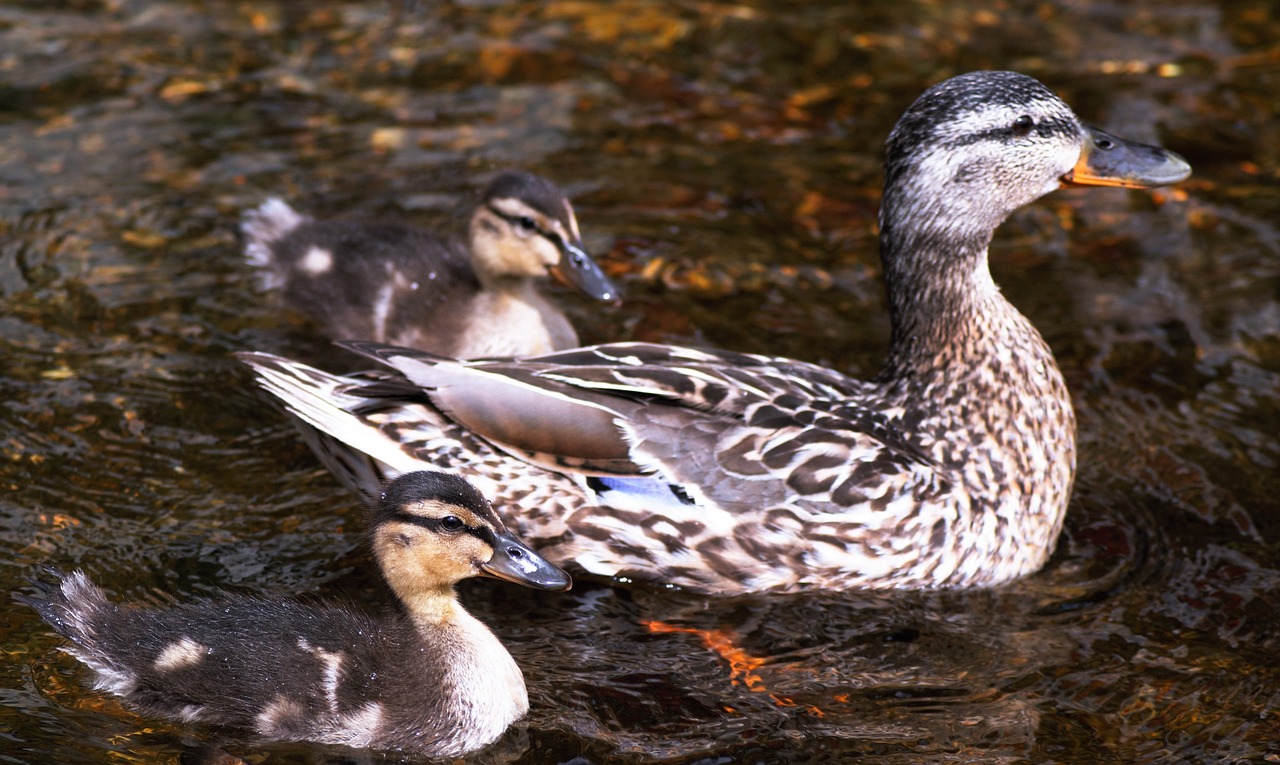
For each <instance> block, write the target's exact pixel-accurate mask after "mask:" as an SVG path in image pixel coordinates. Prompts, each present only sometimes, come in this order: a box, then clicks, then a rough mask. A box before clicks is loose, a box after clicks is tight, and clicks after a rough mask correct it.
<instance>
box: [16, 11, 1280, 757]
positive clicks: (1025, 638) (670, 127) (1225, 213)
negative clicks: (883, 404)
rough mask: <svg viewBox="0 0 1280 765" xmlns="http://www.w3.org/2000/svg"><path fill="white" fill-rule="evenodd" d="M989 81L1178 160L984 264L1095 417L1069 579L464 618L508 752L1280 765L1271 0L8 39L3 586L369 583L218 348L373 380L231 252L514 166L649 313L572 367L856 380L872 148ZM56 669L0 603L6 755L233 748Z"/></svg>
mask: <svg viewBox="0 0 1280 765" xmlns="http://www.w3.org/2000/svg"><path fill="white" fill-rule="evenodd" d="M977 68H1009V69H1016V70H1020V71H1023V72H1026V73H1028V74H1032V75H1035V76H1038V77H1040V78H1041V79H1043V80H1045V81H1046V82H1047V83H1048V84H1049V85H1050V86H1051V87H1053V88H1054V89H1055V90H1057V91H1058V92H1059V93H1061V94H1062V95H1063V96H1064V97H1065V98H1066V99H1067V100H1068V101H1069V102H1070V103H1072V104H1073V105H1074V106H1075V107H1076V108H1077V110H1078V111H1079V113H1080V114H1081V115H1082V116H1083V117H1084V118H1085V119H1086V120H1088V121H1091V122H1094V123H1097V124H1099V125H1102V126H1105V127H1106V128H1108V129H1110V130H1113V131H1114V132H1116V133H1119V134H1121V135H1125V136H1128V137H1133V138H1138V139H1145V140H1148V141H1153V142H1161V143H1164V144H1165V145H1168V146H1170V147H1171V148H1173V149H1175V150H1176V151H1178V152H1180V153H1182V154H1183V155H1184V156H1186V157H1187V158H1188V159H1189V160H1190V161H1191V163H1192V164H1193V165H1194V167H1195V170H1196V174H1195V175H1194V176H1193V178H1192V179H1191V181H1189V182H1187V183H1185V184H1183V185H1182V186H1181V187H1179V188H1178V189H1175V190H1165V191H1161V192H1156V193H1145V192H1143V193H1135V192H1125V191H1115V190H1100V191H1073V192H1062V193H1059V194H1056V195H1053V196H1051V197H1050V198H1048V199H1046V200H1043V201H1041V202H1039V203H1037V204H1036V205H1034V206H1033V207H1031V208H1029V209H1027V210H1024V211H1022V212H1020V213H1019V214H1017V215H1016V216H1015V217H1014V218H1013V219H1012V220H1011V221H1010V223H1009V224H1008V225H1007V226H1006V227H1005V228H1004V229H1003V230H1002V232H1001V233H1000V235H999V237H998V241H997V242H996V244H995V246H994V248H993V270H994V272H995V275H996V278H997V280H998V281H999V282H1000V283H1001V285H1002V286H1003V287H1004V289H1005V291H1006V293H1007V294H1008V295H1009V296H1010V297H1011V299H1012V300H1013V302H1014V303H1015V304H1017V305H1018V306H1019V307H1020V308H1021V309H1022V310H1023V311H1024V312H1026V313H1027V314H1028V315H1029V316H1030V317H1031V318H1032V319H1033V320H1034V321H1035V322H1036V324H1037V325H1038V326H1039V327H1040V328H1041V329H1042V331H1043V333H1044V335H1045V337H1046V338H1047V339H1048V340H1049V342H1050V344H1051V345H1052V346H1053V348H1054V350H1055V352H1056V353H1057V354H1058V357H1059V360H1060V362H1061V364H1062V367H1063V369H1064V372H1065V373H1066V376H1067V378H1068V382H1069V384H1070V385H1071V387H1072V390H1073V393H1074V395H1075V397H1076V402H1077V405H1078V409H1079V415H1080V426H1081V441H1082V444H1081V456H1080V473H1079V477H1078V479H1077V484H1076V493H1075V496H1074V499H1073V502H1072V506H1071V510H1070V513H1069V516H1068V518H1067V523H1066V530H1065V532H1064V535H1063V537H1062V540H1061V542H1060V544H1059V546H1058V550H1057V553H1056V555H1055V556H1054V558H1053V560H1052V561H1051V563H1050V564H1049V566H1048V567H1047V568H1046V569H1045V570H1044V571H1043V572H1041V573H1040V574H1038V575H1036V576H1033V577H1031V578H1029V579H1027V580H1026V581H1023V582H1021V583H1018V584H1016V585H1013V586H1010V587H1007V588H1003V589H1000V590H998V591H992V592H971V593H943V594H905V595H896V594H879V595H866V594H858V593H846V594H817V595H809V596H795V597H761V598H742V599H732V600H715V599H710V600H708V599H703V598H694V597H691V596H687V595H682V594H679V593H668V592H663V591H661V590H656V589H637V590H629V591H627V590H613V589H609V588H606V587H603V586H600V585H591V584H583V585H581V586H579V587H578V588H576V589H575V590H574V591H573V592H571V593H569V594H567V595H563V596H556V595H540V594H532V595H531V594H529V593H527V592H524V591H520V592H516V591H513V588H507V587H503V586H500V585H493V586H490V585H487V584H483V583H479V584H475V585H472V586H467V587H466V588H465V592H464V595H465V598H466V601H467V603H468V604H469V605H470V606H471V607H472V608H473V609H474V610H475V611H476V612H477V613H478V614H479V615H480V616H481V617H482V618H484V619H485V620H486V621H487V622H489V623H490V624H492V625H494V628H495V630H496V631H497V632H498V633H499V634H500V636H501V637H502V638H503V639H504V640H505V641H506V642H507V643H508V645H509V646H510V647H511V650H512V652H513V653H514V654H515V656H516V658H517V660H518V661H519V662H520V663H521V664H522V665H523V666H524V667H525V671H526V676H527V679H528V682H529V685H530V689H531V697H532V703H533V710H532V712H531V714H530V716H529V718H528V720H527V721H526V722H525V723H522V724H521V725H519V726H517V728H516V729H514V730H513V732H512V733H511V734H510V735H509V736H508V737H507V739H505V740H504V744H503V746H502V747H501V748H500V749H501V752H500V753H502V754H505V755H506V756H510V757H514V758H516V759H517V760H518V761H519V762H522V763H529V764H530V765H532V764H533V763H561V762H569V761H572V762H575V763H587V762H594V763H603V762H627V763H631V762H653V761H671V762H684V763H729V762H768V763H773V762H794V763H800V762H805V763H808V762H846V761H852V760H854V759H857V760H858V761H864V762H875V763H937V762H971V761H982V762H1063V763H1164V762H1168V763H1173V762H1193V763H1198V762H1206V763H1207V762H1280V719H1277V716H1278V715H1280V615H1278V614H1277V605H1280V512H1278V509H1280V471H1278V470H1277V465H1278V464H1280V446H1278V443H1277V434H1278V433H1280V406H1278V405H1280V225H1278V223H1280V173H1278V171H1277V159H1278V158H1280V8H1278V7H1277V6H1276V4H1275V3H1274V2H1247V1H1246V2H1234V1H1233V2H1226V0H1222V2H1217V3H1213V2H1197V1H1196V0H1185V1H1184V2H1172V3H1170V2H1160V3H1155V2H1134V3H1123V2H1116V3H1090V2H1084V1H1083V0H1081V1H1075V2H1073V1H1071V0H1059V1H1058V2H1039V3H1020V2H1003V3H998V4H996V5H994V6H990V7H987V4H979V3H966V2H955V3H951V2H923V1H919V0H896V1H895V2H867V3H859V4H850V3H836V2H832V3H812V4H799V3H791V2H774V3H769V2H757V3H744V4H727V3H719V2H701V3H692V2H688V3H658V2H648V1H646V0H622V1H620V2H615V3H612V4H594V3H583V2H568V1H565V2H548V3H534V2H504V1H503V0H471V1H470V2H454V3H444V2H440V3H435V2H403V3H400V4H392V5H386V4H383V3H363V4H362V3H355V2H351V3H338V2H313V3H304V2H275V3H271V2H257V3H249V2H220V3H215V2H206V3H196V2H146V1H144V0H65V1H63V2H52V1H51V0H44V1H43V2H20V1H16V2H15V1H9V2H0V354H2V355H0V396H2V397H3V400H4V406H3V409H0V487H2V490H0V549H2V550H3V555H2V556H0V558H2V559H3V561H2V563H0V589H5V590H11V589H14V588H16V587H19V586H20V585H21V581H22V578H23V577H24V576H25V575H26V573H28V572H29V571H30V569H31V567H32V566H33V565H34V564H36V563H38V562H41V561H45V560H49V561H53V562H56V563H59V564H61V565H64V566H70V565H79V566H83V567H85V568H87V569H88V570H89V571H90V572H91V573H92V574H93V575H94V576H95V577H96V578H97V579H99V580H100V581H101V582H103V583H104V584H106V585H107V586H109V587H110V588H112V589H113V590H114V591H116V592H117V593H119V594H120V595H121V596H124V597H129V598H133V599H155V598H157V597H159V596H158V595H157V594H156V593H177V594H179V595H182V596H189V595H192V594H200V593H204V592H207V591H209V590H211V589H215V588H232V589H237V590H240V591H247V592H281V591H283V592H309V591H321V592H327V593H346V594H348V595H353V596H355V597H359V596H361V594H362V593H363V592H364V591H365V589H366V588H367V586H368V581H369V579H368V575H367V574H362V573H360V572H361V571H363V570H364V567H365V566H366V565H367V561H366V560H365V558H364V557H363V556H362V554H361V553H360V552H359V549H358V541H359V536H358V533H359V519H360V513H359V511H358V510H357V509H356V508H355V507H354V505H353V502H352V500H351V498H349V497H348V496H347V495H346V494H344V492H343V491H342V490H341V489H340V488H339V487H338V485H337V484H336V483H335V482H334V481H333V480H332V479H330V478H329V477H328V475H326V474H325V473H324V472H323V471H322V470H321V469H320V468H319V467H318V464H317V463H316V462H315V461H314V460H313V459H312V457H311V456H310V454H309V453H308V451H307V449H306V448H305V447H304V446H303V445H302V444H301V443H300V442H299V440H298V439H297V438H296V437H295V434H294V433H293V432H292V431H291V429H290V428H289V427H288V426H287V424H286V423H284V422H283V421H282V420H281V418H280V417H279V416H278V415H277V414H276V413H275V410H274V409H272V408H271V407H270V406H269V405H268V404H267V402H266V400H265V399H264V398H263V397H262V396H260V395H259V394H258V393H257V392H256V391H255V390H254V389H253V386H252V385H251V383H250V380H249V376H248V375H247V374H246V373H245V372H244V370H242V369H239V368H238V367H237V365H236V364H235V363H233V362H232V361H231V359H230V357H229V356H230V354H231V353H232V352H233V351H237V350H246V349H258V350H268V351H276V352H282V353H286V354H289V355H295V356H300V357H304V358H309V359H311V360H313V361H316V362H318V363H321V364H325V365H337V364H341V363H345V359H343V357H342V356H341V354H340V353H338V352H336V351H333V350H330V349H328V347H327V346H326V344H325V342H324V341H323V340H322V339H321V338H319V337H317V336H315V335H314V333H312V332H311V331H310V330H309V329H308V328H307V327H306V326H305V325H303V324H301V323H298V322H295V321H292V320H290V319H289V318H288V317H285V316H282V315H280V314H279V313H278V312H277V311H276V310H275V309H274V308H273V307H272V306H271V305H270V303H269V302H268V301H266V300H264V299H263V298H262V297H261V296H259V295H258V294H256V293H255V291H254V288H253V280H252V278H251V276H252V275H251V274H250V273H249V271H248V269H247V268H246V267H245V266H244V265H243V264H242V262H241V259H240V255H239V252H238V245H237V242H236V238H235V235H234V226H235V223H236V221H237V219H238V217H239V215H240V213H241V212H242V211H243V210H245V209H247V208H249V207H251V206H254V205H256V204H257V203H259V202H260V201H261V200H262V199H264V198H265V197H266V196H267V195H282V196H285V197H287V198H289V199H291V200H292V201H293V202H294V203H295V204H296V205H297V206H298V207H300V208H301V209H304V210H308V211H312V212H315V213H317V214H321V215H329V214H337V213H349V214H376V215H389V216H396V217H401V218H405V219H408V220H412V221H416V222H419V223H423V224H436V223H441V222H444V221H447V220H448V219H449V211H450V210H451V208H452V207H453V206H454V204H455V203H456V202H457V201H458V200H460V199H462V198H463V197H464V195H465V193H466V192H467V191H468V190H469V189H470V188H472V187H473V186H474V185H475V184H476V183H479V182H481V181H480V180H478V179H480V178H482V176H483V175H484V174H485V173H487V172H491V171H492V170H494V169H496V168H502V167H508V166H519V167H523V168H528V169H532V170H535V171H537V172H541V173H544V174H546V175H548V176H550V177H552V178H554V179H556V180H557V181H559V182H561V183H562V184H564V185H565V186H566V188H568V189H569V190H570V192H571V195H572V196H573V197H574V200H575V204H576V205H577V207H578V213H579V218H580V220H581V221H582V224H583V228H584V230H585V232H586V235H587V239H588V244H590V245H591V246H592V248H593V249H594V250H595V251H596V252H597V253H599V254H600V255H601V260H602V262H603V263H604V264H605V265H606V267H607V268H608V269H609V270H610V271H611V273H613V274H614V275H615V276H616V277H617V278H618V279H619V281H620V282H621V283H622V284H623V285H624V287H625V291H626V294H627V296H628V302H627V303H626V304H625V305H624V306H623V307H622V308H620V309H617V310H613V309H605V310H601V309H598V308H596V307H594V306H590V305H587V304H585V303H582V302H575V301H574V299H573V298H572V297H571V296H566V302H567V304H568V305H569V306H570V308H571V311H572V312H573V316H574V318H575V320H576V321H577V322H578V324H579V326H580V327H581V328H582V330H583V334H584V337H585V339H587V340H604V339H622V338H643V339H656V340H662V341H671V342H682V343H699V344H709V345H715V346H721V347H730V348H735V349H743V350H751V351H768V352H771V353H779V354H786V355H791V356H796V357H799V358H803V359H808V360H813V361H818V362H822V363H825V364H830V365H833V366H836V367H838V368H840V369H844V370H847V371H849V372H853V373H871V372H873V371H874V370H875V368H876V365H877V363H878V361H879V358H880V355H881V353H882V352H883V350H884V347H885V342H886V331H887V325H886V320H885V315H884V312H883V306H882V301H881V293H880V285H879V282H878V272H879V266H878V262H877V259H876V257H875V246H874V242H875V229H874V220H875V211H876V207H877V203H878V198H879V184H880V170H879V159H878V157H879V151H880V148H881V145H882V142H883V140H884V137H885V135H887V132H888V130H889V128H890V126H891V125H892V123H893V121H894V120H895V119H896V117H897V115H898V114H899V113H900V112H901V110H902V109H903V108H905V106H906V105H907V104H908V103H910V101H911V100H912V99H914V98H915V96H916V95H918V93H919V92H920V91H921V90H922V89H923V88H924V87H925V86H926V85H928V84H930V83H932V82H935V81H937V80H939V79H941V78H943V77H945V76H948V75H951V74H956V73H959V72H962V71H966V70H970V69H977ZM56 646H57V641H56V640H55V639H54V638H53V636H52V635H51V634H50V632H49V630H48V629H46V628H45V626H44V625H43V624H42V623H40V622H38V621H37V619H36V618H35V617H34V616H33V614H32V613H30V612H29V611H28V610H27V609H25V608H23V607H19V606H16V605H15V604H12V603H9V602H8V600H7V599H0V650H3V651H4V654H5V662H4V664H3V666H0V762H13V763H48V762H77V761H90V762H172V763H176V762H179V761H180V759H182V758H184V757H186V758H187V760H186V761H190V759H191V758H192V757H194V756H195V754H196V753H197V752H198V750H199V748H200V747H201V746H203V745H207V744H209V742H210V741H211V740H212V737H211V734H210V732H208V731H202V730H199V729H191V728H185V727H181V726H170V725H167V724H162V723H157V722H156V721H153V720H148V719H142V718H139V717H136V716H134V715H133V714H131V713H129V712H128V711H126V710H123V709H122V708H121V707H120V706H119V705H118V704H117V703H116V702H115V701H113V700H110V699H106V698H104V697H101V696H99V695H98V694H95V693H93V692H90V691H89V690H87V689H86V687H85V685H84V684H83V679H84V675H83V673H82V672H81V671H80V670H79V669H78V668H77V666H76V665H75V663H74V662H73V661H72V660H71V659H70V658H69V657H67V656H65V655H63V654H61V653H59V652H57V651H56ZM226 749H227V750H228V751H231V752H234V753H236V754H239V755H241V756H244V757H245V758H246V760H247V761H248V762H253V763H261V762H273V763H274V762H281V763H283V762H311V761H316V760H323V759H325V758H326V757H329V758H338V759H341V758H342V757H349V756H350V753H347V754H343V753H341V752H338V753H335V752H333V751H331V750H323V749H319V748H310V747H305V746H298V747H264V746H261V745H257V744H253V743H245V742H234V741H233V742H230V743H228V744H226ZM575 758H576V759H575Z"/></svg>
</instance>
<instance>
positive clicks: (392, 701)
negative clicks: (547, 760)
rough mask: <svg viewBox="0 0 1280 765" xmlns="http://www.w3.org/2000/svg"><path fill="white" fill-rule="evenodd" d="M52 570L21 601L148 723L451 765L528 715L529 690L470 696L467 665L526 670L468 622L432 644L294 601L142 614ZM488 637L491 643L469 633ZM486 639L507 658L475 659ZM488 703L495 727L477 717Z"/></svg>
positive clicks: (345, 612)
mask: <svg viewBox="0 0 1280 765" xmlns="http://www.w3.org/2000/svg"><path fill="white" fill-rule="evenodd" d="M51 573H52V574H53V575H54V576H56V577H58V578H60V579H61V581H60V583H59V584H57V585H52V584H47V583H45V584H42V585H40V589H41V593H42V594H41V596H40V597H30V596H18V599H19V600H20V601H22V602H25V603H27V604H29V605H31V606H33V607H35V608H36V609H37V610H38V611H39V612H40V614H41V616H43V617H44V618H45V620H46V621H48V622H49V623H50V624H51V625H53V627H54V628H55V629H56V630H57V631H58V632H59V633H61V634H62V635H63V636H65V637H66V638H68V639H69V640H70V641H71V642H72V643H73V644H74V645H73V646H72V647H69V648H67V649H65V650H67V652H68V653H71V654H72V655H74V656H75V657H77V658H78V659H80V660H81V661H83V662H84V663H85V664H86V665H87V666H89V667H90V668H91V669H92V670H93V672H94V680H95V685H96V686H97V687H98V688H99V689H101V690H106V691H109V692H112V693H115V694H117V695H120V696H121V697H123V699H124V700H125V701H126V702H127V703H128V704H129V705H130V706H131V707H133V708H135V709H137V710H138V711H140V712H142V713H145V714H151V715H156V716H162V717H167V718H170V719H178V720H182V721H186V722H201V723H209V724H214V725H224V726H230V727H236V728H243V729H247V730H252V731H255V732H257V733H258V734H260V735H262V736H264V737H267V738H271V739H280V740H309V741H318V742H321V743H327V744H342V745H347V746H353V747H370V748H375V749H384V750H386V749H393V750H406V751H412V752H415V753H420V754H426V755H429V756H434V757H445V756H456V755H458V754H461V753H464V752H467V751H472V750H474V749H477V748H479V747H481V746H484V745H485V744H487V743H490V742H491V741H493V740H495V739H496V738H497V737H498V736H499V735H501V733H502V731H503V730H505V728H506V727H507V726H508V725H509V724H510V723H511V722H512V721H513V720H514V719H517V718H518V717H520V716H521V715H523V714H524V712H525V711H526V710H527V706H528V702H527V697H526V696H525V695H524V686H523V682H522V681H521V683H520V686H519V688H518V689H517V690H518V691H519V698H515V699H513V698H505V699H489V698H487V697H486V696H487V694H484V693H483V691H482V692H481V697H480V698H460V694H465V692H466V691H467V688H466V686H467V680H466V678H465V677H464V678H459V677H457V676H456V675H457V673H456V667H457V666H459V665H462V666H464V667H466V666H468V665H470V666H475V665H486V664H488V663H491V662H495V663H498V664H501V663H502V661H505V662H507V663H509V664H511V666H512V667H514V662H512V660H511V658H510V655H509V654H507V653H506V651H505V649H503V648H502V646H501V645H500V644H499V643H498V642H497V640H496V638H494V637H493V636H492V634H491V633H489V632H488V630H487V629H486V628H484V627H483V625H481V624H480V623H479V622H478V621H476V620H474V619H473V618H471V617H470V616H469V615H466V614H465V612H462V614H463V618H462V619H461V620H460V621H459V622H458V623H457V624H453V625H442V626H440V627H439V628H438V629H436V630H434V631H432V632H431V633H430V634H428V633H426V632H424V631H421V628H420V627H416V626H415V625H414V624H413V623H412V622H411V621H410V620H409V619H408V618H407V617H405V616H404V615H402V614H383V615H380V616H370V615H367V614H362V613H358V612H355V611H353V610H349V609H346V608H341V607H336V606H321V605H315V604H308V603H299V602H293V601H267V600H260V599H253V598H232V597H227V598H224V599H214V600H204V601H198V602H193V603H187V604H182V605H178V606H174V607H170V608H163V609H160V608H138V607H129V606H119V605H116V604H113V603H111V602H109V601H108V600H107V598H106V595H105V594H104V593H103V591H102V590H101V589H100V588H98V587H97V586H95V585H94V584H93V583H92V582H90V581H89V579H88V578H87V577H86V576H85V575H84V574H83V573H82V572H79V571H77V572H74V573H72V574H69V575H66V574H62V573H61V572H56V571H52V572H51ZM476 628H478V629H479V630H480V631H481V632H482V633H483V635H481V636H479V637H478V638H477V636H476V635H473V634H464V633H469V632H470V631H472V630H475V629H476ZM477 642H478V643H479V645H478V651H479V652H480V653H485V652H487V651H489V650H492V649H493V648H494V647H495V646H496V649H497V651H499V652H500V654H499V656H497V657H488V656H476V657H470V656H469V655H468V652H469V651H472V648H473V647H476V645H477ZM472 652H475V651H472ZM515 672H516V675H517V676H518V675H519V670H518V669H517V670H515ZM504 690H505V689H504ZM503 695H506V694H505V693H504V694H503ZM481 705H483V706H485V707H486V709H487V710H488V711H489V714H490V717H491V718H492V719H489V720H477V719H475V713H474V708H475V707H477V706H481Z"/></svg>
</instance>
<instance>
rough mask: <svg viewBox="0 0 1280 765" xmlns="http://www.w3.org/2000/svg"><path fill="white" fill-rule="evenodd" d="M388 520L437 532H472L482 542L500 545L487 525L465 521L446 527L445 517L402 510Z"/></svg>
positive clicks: (494, 545)
mask: <svg viewBox="0 0 1280 765" xmlns="http://www.w3.org/2000/svg"><path fill="white" fill-rule="evenodd" d="M386 520H387V521H399V522H400V523H407V524H409V525H411V526H419V527H421V528H424V529H428V530H430V531H433V532H435V533H437V534H439V533H447V534H470V535H471V536H473V537H475V538H476V539H479V540H480V541H481V542H484V543H485V544H487V545H489V546H490V547H497V546H498V537H497V535H496V534H494V533H493V529H490V528H487V527H485V526H471V525H468V524H465V523H464V524H463V525H462V526H461V527H460V528H456V529H449V528H445V526H444V519H443V518H427V517H424V516H421V515H414V514H413V513H401V512H397V513H392V514H391V515H389V516H387V519H386Z"/></svg>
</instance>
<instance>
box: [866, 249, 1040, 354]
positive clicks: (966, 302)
mask: <svg viewBox="0 0 1280 765" xmlns="http://www.w3.org/2000/svg"><path fill="white" fill-rule="evenodd" d="M990 241H991V238H990V236H986V237H972V238H969V239H965V240H959V241H947V240H945V239H944V238H943V237H930V236H918V235H917V236H913V237H910V238H905V237H903V238H899V237H898V236H897V235H896V233H895V232H885V233H884V234H882V236H881V260H882V262H883V264H884V279H885V285H886V287H887V294H888V301H889V317H890V323H891V326H892V336H891V338H890V343H889V356H888V359H887V361H886V368H885V375H886V376H888V377H891V378H908V377H915V376H919V375H926V376H927V375H929V374H931V373H935V372H937V371H940V370H942V369H944V368H945V367H947V366H950V365H954V364H965V363H972V362H976V361H979V360H981V359H983V358H985V357H986V351H987V348H986V347H985V346H988V345H989V344H990V343H991V342H993V341H995V340H997V339H998V338H997V337H996V336H993V335H992V333H991V330H992V329H997V330H1000V329H1013V330H1014V331H1026V330H1029V331H1031V332H1033V333H1034V332H1035V330H1034V329H1033V328H1031V326H1030V325H1029V324H1028V323H1027V322H1026V321H1025V319H1022V316H1021V315H1020V314H1018V312H1017V310H1016V309H1015V308H1014V307H1013V306H1012V305H1010V304H1009V302H1008V301H1007V300H1005V299H1004V297H1003V296H1002V295H1001V294H1000V289H999V288H998V287H996V285H995V282H993V281H992V279H991V272H990V270H989V269H988V267H987V245H988V244H989V243H990ZM1018 320H1021V321H1018ZM1010 321H1012V322H1013V323H1014V324H1016V325H1018V326H1017V327H1005V326H1004V325H1006V324H1008V323H1009V322H1010Z"/></svg>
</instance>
